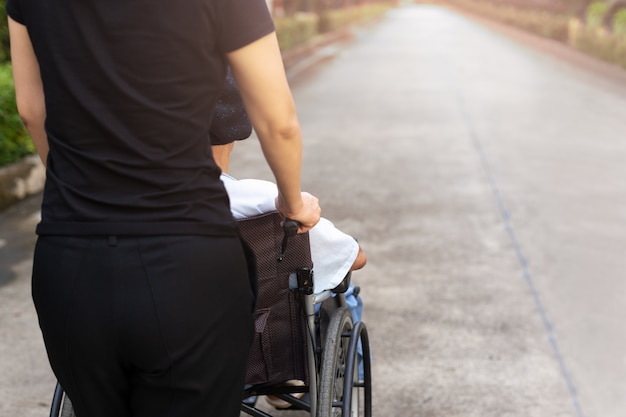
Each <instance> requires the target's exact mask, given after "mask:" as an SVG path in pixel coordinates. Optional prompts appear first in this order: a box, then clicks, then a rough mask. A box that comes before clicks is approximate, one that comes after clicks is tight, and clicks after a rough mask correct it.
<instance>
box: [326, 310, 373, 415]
mask: <svg viewBox="0 0 626 417" xmlns="http://www.w3.org/2000/svg"><path fill="white" fill-rule="evenodd" d="M364 329H365V326H364V325H362V324H361V323H358V324H357V326H356V328H355V326H354V323H353V322H352V316H351V315H350V311H349V310H348V309H346V308H339V309H337V310H336V311H335V313H334V314H333V316H332V318H331V320H330V324H329V326H328V329H327V336H326V340H325V345H324V349H323V353H322V366H321V372H320V394H319V400H318V409H317V417H339V416H341V417H357V416H362V415H364V416H366V417H368V416H370V415H371V383H370V382H369V380H370V364H369V346H368V347H367V349H366V350H367V352H366V353H367V355H368V359H367V360H364V362H367V363H364V365H365V379H366V381H365V382H361V381H359V372H358V368H359V367H358V353H357V346H358V341H359V339H360V335H361V331H364ZM354 330H357V331H356V332H355V331H354ZM364 336H365V337H364V339H365V340H364V342H367V332H366V331H365V333H364Z"/></svg>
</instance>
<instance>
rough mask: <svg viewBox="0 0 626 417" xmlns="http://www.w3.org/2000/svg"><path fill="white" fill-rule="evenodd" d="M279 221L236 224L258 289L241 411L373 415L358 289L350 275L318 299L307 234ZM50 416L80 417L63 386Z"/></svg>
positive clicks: (255, 416)
mask: <svg viewBox="0 0 626 417" xmlns="http://www.w3.org/2000/svg"><path fill="white" fill-rule="evenodd" d="M281 222H282V220H281V217H280V215H279V214H278V213H277V212H271V213H266V214H262V215H259V216H255V217H251V218H247V219H242V220H238V224H239V228H240V231H241V235H242V238H243V240H244V241H245V242H246V243H247V245H248V246H249V248H250V249H251V250H252V251H253V252H254V254H255V256H256V260H257V275H258V283H259V284H258V299H257V309H256V314H255V338H254V342H253V344H252V346H251V348H250V353H249V357H248V365H247V371H246V385H245V387H244V392H243V397H242V402H241V412H242V413H244V414H247V415H249V416H252V417H272V414H268V412H266V411H263V410H261V409H260V408H258V407H257V404H256V403H257V401H256V398H258V397H260V396H271V397H273V398H278V399H280V400H282V402H283V404H284V405H285V406H286V407H285V408H288V409H290V410H301V411H303V412H308V413H309V414H310V416H311V417H338V416H343V417H360V416H363V417H370V416H371V414H372V381H371V379H372V378H371V361H370V347H369V337H368V333H367V328H366V326H365V324H364V323H363V322H361V321H358V322H355V321H354V320H353V317H352V314H351V312H350V310H349V309H348V308H347V303H346V297H345V296H344V293H345V292H346V291H347V290H348V289H349V288H350V290H351V291H354V292H355V293H357V292H358V287H353V286H351V284H350V278H351V277H350V274H348V276H346V278H345V279H344V281H343V282H342V283H341V284H340V285H339V286H338V287H336V288H334V289H331V290H324V291H322V292H318V293H317V294H315V293H314V287H313V283H314V274H313V263H312V261H311V253H310V246H309V240H308V234H307V233H305V234H297V230H298V225H297V224H296V223H294V222H290V221H285V222H284V225H283V226H282V227H281ZM293 381H297V382H298V383H297V384H294V383H293ZM277 411H278V409H277ZM50 417H76V416H75V414H74V411H73V408H72V405H71V401H70V399H69V398H68V397H67V396H65V394H64V392H63V389H62V387H61V386H60V385H59V384H57V386H56V389H55V392H54V397H53V401H52V406H51V411H50Z"/></svg>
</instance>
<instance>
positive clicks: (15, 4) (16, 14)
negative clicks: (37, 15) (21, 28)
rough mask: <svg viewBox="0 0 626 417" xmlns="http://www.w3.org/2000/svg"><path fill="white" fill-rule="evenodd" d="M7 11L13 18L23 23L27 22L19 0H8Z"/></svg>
mask: <svg viewBox="0 0 626 417" xmlns="http://www.w3.org/2000/svg"><path fill="white" fill-rule="evenodd" d="M6 11H7V16H9V17H10V18H11V19H13V20H15V21H16V22H18V23H21V24H24V23H25V22H24V17H23V16H22V12H21V10H20V5H19V1H18V0H7V4H6Z"/></svg>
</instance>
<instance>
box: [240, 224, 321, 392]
mask: <svg viewBox="0 0 626 417" xmlns="http://www.w3.org/2000/svg"><path fill="white" fill-rule="evenodd" d="M239 228H240V231H241V235H242V238H243V239H244V240H245V241H246V243H247V244H248V245H249V246H250V247H251V248H252V250H253V252H254V253H255V256H256V258H257V273H258V280H259V282H258V284H259V285H258V287H259V292H258V299H257V311H256V315H255V327H256V332H255V338H254V342H253V345H252V347H251V349H250V354H249V358H248V369H247V376H246V384H250V385H259V384H273V383H280V382H284V381H286V380H290V379H299V380H302V381H305V383H308V368H307V350H306V349H307V345H306V321H305V314H304V311H303V306H302V294H301V292H300V291H299V290H298V289H290V286H289V276H290V275H291V274H293V273H294V272H296V271H298V270H299V269H300V268H305V269H311V268H312V266H313V265H312V262H311V254H310V249H309V241H308V235H306V234H304V235H297V236H294V237H292V238H290V239H289V243H288V247H287V250H286V251H285V254H284V255H285V256H284V259H283V261H279V260H278V255H279V253H280V248H281V243H282V237H283V232H282V228H281V227H280V216H279V215H278V214H277V213H270V214H266V215H262V216H259V217H254V218H251V219H245V220H242V221H239Z"/></svg>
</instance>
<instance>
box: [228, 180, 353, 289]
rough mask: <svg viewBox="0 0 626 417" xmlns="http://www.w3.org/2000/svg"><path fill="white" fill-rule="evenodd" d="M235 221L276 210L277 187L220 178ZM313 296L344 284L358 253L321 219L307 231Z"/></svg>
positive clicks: (350, 239)
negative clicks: (311, 267) (312, 277)
mask: <svg viewBox="0 0 626 417" xmlns="http://www.w3.org/2000/svg"><path fill="white" fill-rule="evenodd" d="M221 179H222V182H223V183H224V186H225V187H226V192H227V193H228V197H229V199H230V210H231V212H232V214H233V217H235V219H242V218H246V217H252V216H257V215H259V214H263V213H268V212H270V211H274V210H276V203H275V200H276V196H277V195H278V189H277V188H276V184H274V183H271V182H269V181H263V180H256V179H242V180H236V179H235V178H233V177H231V176H229V175H226V174H222V176H221ZM309 241H310V242H311V258H312V260H313V271H314V289H313V291H314V292H315V293H316V294H319V293H321V292H322V291H325V290H332V289H333V288H335V287H336V286H337V285H339V284H340V283H341V281H343V279H344V278H345V276H346V275H347V274H348V272H349V271H350V268H351V267H352V264H353V263H354V260H355V259H356V257H357V255H358V253H359V245H358V243H357V242H356V240H354V238H353V237H352V236H350V235H347V234H345V233H343V232H342V231H340V230H339V229H337V228H336V227H335V226H334V225H333V223H332V222H330V221H329V220H327V219H325V218H322V219H320V221H319V223H318V224H316V225H315V227H313V228H312V229H311V230H310V231H309Z"/></svg>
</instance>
